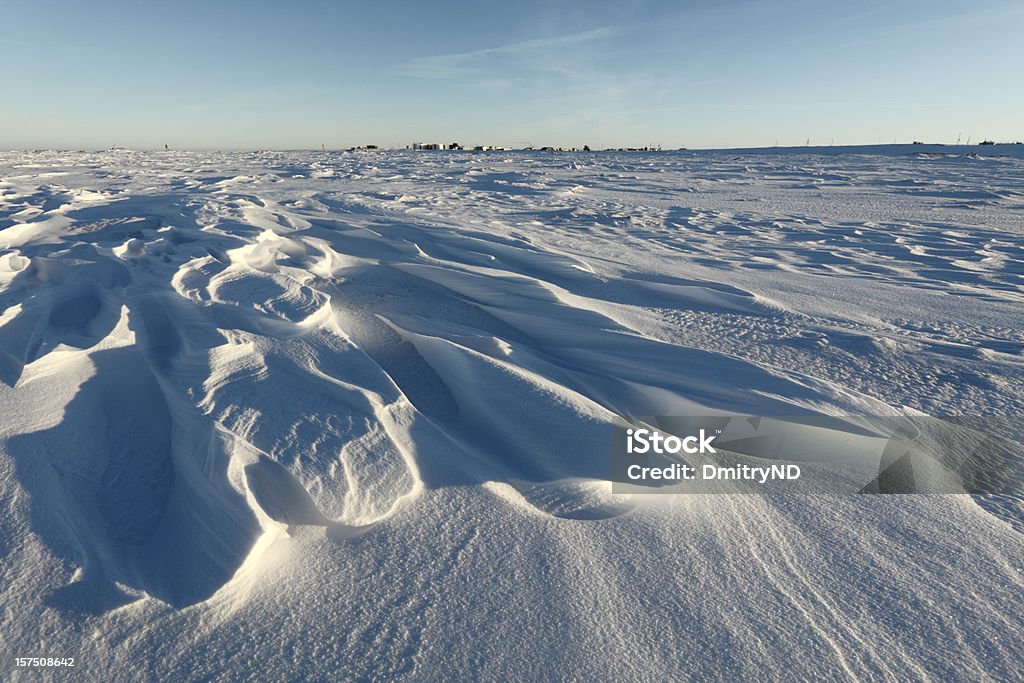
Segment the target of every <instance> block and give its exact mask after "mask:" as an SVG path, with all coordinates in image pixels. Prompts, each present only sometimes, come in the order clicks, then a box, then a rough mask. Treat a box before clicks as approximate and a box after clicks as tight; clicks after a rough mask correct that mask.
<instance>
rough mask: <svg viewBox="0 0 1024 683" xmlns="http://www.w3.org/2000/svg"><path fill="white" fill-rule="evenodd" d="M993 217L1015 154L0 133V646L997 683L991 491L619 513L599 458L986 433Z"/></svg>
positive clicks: (331, 661)
mask: <svg viewBox="0 0 1024 683" xmlns="http://www.w3.org/2000/svg"><path fill="white" fill-rule="evenodd" d="M1022 209H1024V162H1022V161H1021V160H1020V159H1014V158H999V159H984V158H977V157H970V156H956V155H949V156H915V155H909V154H908V155H906V156H893V157H886V158H881V157H870V156H860V155H858V156H848V157H829V158H826V157H820V156H814V155H798V154H778V155H754V154H744V155H728V154H711V153H708V154H703V155H700V154H658V155H644V154H634V155H629V154H601V155H589V154H580V155H574V156H550V155H540V154H510V153H500V152H495V153H487V154H481V155H473V154H458V155H454V154H453V155H447V154H437V155H427V154H423V155H418V154H407V153H389V154H379V155H377V154H334V153H287V154H285V153H269V152H268V153H247V154H228V155H221V154H189V153H166V154H163V153H161V154H157V153H152V154H148V153H147V154H143V153H139V154H124V155H114V154H109V153H100V154H58V153H41V154H16V153H4V154H2V155H0V456H2V457H0V462H2V464H3V470H2V473H3V481H4V482H5V483H4V485H3V487H4V489H3V498H2V504H3V505H4V509H5V521H4V522H3V527H2V532H3V533H2V535H0V554H4V555H6V557H5V562H4V564H5V565H6V568H5V569H4V570H3V578H4V580H5V584H6V586H7V588H5V592H4V596H5V600H6V601H7V604H11V605H17V606H16V607H12V609H11V610H8V611H7V616H5V617H3V620H4V622H3V630H4V632H5V634H8V635H7V639H8V640H9V641H10V642H13V643H17V644H21V645H28V644H33V643H35V642H36V640H37V636H36V635H34V632H33V626H32V624H33V623H35V624H38V623H41V622H45V623H47V624H49V626H50V629H49V632H50V633H52V634H53V635H52V638H54V639H56V640H57V641H59V642H62V643H64V644H66V645H67V646H68V647H73V649H74V651H76V652H82V653H83V657H84V656H85V655H86V654H91V655H92V656H94V657H95V660H94V661H96V662H97V666H101V665H100V664H99V662H100V661H102V657H103V656H104V655H103V653H108V654H109V653H112V652H120V653H133V655H132V656H137V655H138V653H143V652H145V653H147V654H145V655H144V656H143V659H146V660H152V661H151V662H148V663H145V664H140V666H143V667H148V668H145V669H144V670H142V672H141V673H140V676H142V677H143V678H154V679H155V678H159V677H164V678H166V677H169V676H170V677H174V676H186V677H191V678H197V677H198V678H217V677H223V676H225V675H228V674H227V673H226V672H230V671H238V670H239V667H243V668H244V667H253V666H254V664H253V663H254V662H259V666H258V668H260V669H263V668H264V667H268V666H273V665H275V664H279V665H280V664H282V663H285V662H287V663H289V666H290V667H294V666H298V667H299V668H298V670H297V671H296V672H295V673H294V675H293V676H292V677H294V678H296V679H302V678H308V679H322V678H326V677H331V678H373V677H375V676H378V677H386V676H392V677H402V676H408V677H410V678H413V679H417V678H418V679H422V678H424V677H430V674H431V673H432V672H437V671H439V670H440V669H439V668H438V667H439V666H440V665H441V663H442V662H444V663H445V666H448V667H454V669H451V671H452V674H451V675H453V676H458V677H476V678H501V677H508V675H509V674H510V672H513V671H514V672H515V673H516V675H517V676H518V677H523V676H527V677H529V676H531V674H532V675H535V676H541V677H544V676H543V673H544V671H548V672H549V675H548V676H547V677H550V672H551V671H560V672H567V671H569V672H574V674H575V675H576V676H578V677H580V678H591V677H600V678H608V677H612V676H614V677H617V678H624V679H643V678H652V677H654V678H661V677H668V678H676V677H679V676H681V675H687V676H690V675H700V674H705V675H713V676H718V677H729V676H743V675H752V674H754V673H760V674H764V672H765V671H766V670H767V671H770V672H774V673H776V674H777V675H780V676H781V675H797V676H800V675H804V676H810V675H817V674H818V673H820V672H821V671H822V670H824V669H823V668H822V667H825V668H826V669H828V670H829V671H830V672H832V673H835V674H837V675H841V676H842V675H845V676H849V677H874V676H878V677H904V676H915V677H916V676H933V677H945V676H951V675H958V676H963V675H965V674H966V675H972V676H973V675H975V674H976V675H977V676H978V677H982V678H984V677H986V676H988V677H992V678H1006V677H1009V676H1011V675H1012V673H1013V672H1014V671H1016V665H1017V664H1018V663H1019V661H1020V657H1021V655H1022V654H1024V642H1022V640H1021V633H1022V632H1024V628H1022V627H1024V623H1022V622H1021V616H1020V615H1021V614H1024V610H1022V609H1020V608H1021V607H1024V605H1021V595H1022V594H1024V592H1022V591H1021V589H1022V588H1024V586H1022V582H1021V579H1020V575H1019V567H1020V562H1021V559H1022V557H1024V554H1022V550H1024V548H1022V545H1021V536H1020V529H1021V528H1022V520H1024V514H1022V506H1021V499H1019V498H1016V497H1014V496H1003V497H994V498H993V497H989V498H988V499H981V498H979V499H977V500H975V499H972V498H970V497H965V496H964V497H961V496H944V497H931V498H917V497H913V498H906V497H903V498H901V497H895V496H894V497H885V496H865V497H861V498H870V499H871V500H862V499H857V500H845V499H830V500H828V501H826V500H824V498H817V497H806V498H800V499H796V498H794V499H768V498H761V497H758V496H678V497H673V496H653V497H647V496H636V497H630V496H626V495H621V494H616V493H614V492H613V491H612V488H611V484H610V481H609V480H610V478H611V474H610V464H611V463H610V458H609V452H610V447H611V433H612V432H611V430H612V426H613V425H614V424H617V423H619V422H620V421H621V419H622V418H624V417H625V418H630V417H635V416H651V415H711V414H723V415H724V414H749V415H775V416H793V417H798V416H801V415H808V416H809V415H816V416H822V415H831V416H836V417H837V421H836V425H837V427H836V429H837V432H836V433H837V437H839V436H842V433H843V429H844V427H843V422H842V416H845V415H903V414H906V415H918V414H921V413H927V414H933V415H942V414H976V415H1015V414H1019V413H1020V410H1021V408H1022V407H1024V399H1022V396H1024V391H1021V389H1024V382H1022V378H1024V372H1022V369H1024V362H1022V357H1024V356H1022V354H1024V334H1022V332H1021V329H1022V326H1021V324H1020V323H1021V314H1020V311H1021V304H1022V303H1024V267H1022V263H1024V248H1022V246H1021V245H1022V240H1021V235H1022V234H1024V210H1022ZM857 428H858V425H857V424H855V423H854V422H851V423H849V429H850V430H851V432H852V431H854V430H855V429H857ZM1018 483H1019V482H1018ZM845 586H851V587H850V588H846V587H845ZM510 604H516V605H521V606H524V608H525V607H527V606H532V607H531V609H524V610H521V611H520V610H516V611H515V613H512V614H509V611H508V605H510ZM533 607H535V609H534V608H533ZM922 612H926V613H927V618H921V617H922ZM499 613H501V614H505V615H506V617H505V618H503V619H499V618H497V617H494V616H487V615H494V614H499ZM15 614H17V615H20V616H18V617H17V618H15V617H14V616H12V615H15ZM28 615H34V616H33V617H32V618H28ZM289 615H290V616H289ZM879 615H881V616H879ZM882 617H884V618H882ZM85 623H89V624H93V625H95V628H96V629H97V630H98V631H102V635H97V636H95V637H93V636H88V637H87V636H85V635H83V633H84V632H85V631H84V630H83V629H82V628H80V627H79V626H78V625H79V624H85ZM144 624H145V625H147V626H146V627H145V628H150V627H152V628H157V629H159V630H160V633H165V634H168V642H170V641H172V640H173V641H174V642H175V643H176V644H175V645H173V646H172V645H167V644H163V643H160V644H153V643H152V642H150V643H148V644H147V641H146V637H145V636H144V635H139V634H140V633H141V632H142V631H143V630H145V629H143V628H142V625H144ZM454 624H462V625H465V626H466V628H461V627H460V628H455V626H454ZM153 625H156V626H153ZM90 630H91V629H90ZM243 632H244V633H246V634H247V635H246V636H245V637H244V638H242V637H240V636H239V634H240V633H243ZM768 632H772V633H776V634H779V635H778V637H775V638H766V637H764V634H765V633H768ZM459 634H461V635H459ZM543 634H548V635H551V634H558V638H555V639H552V638H548V637H545V636H543ZM652 634H656V635H657V636H658V637H659V638H661V639H662V641H663V642H662V645H663V646H664V648H663V649H664V652H661V651H660V650H659V651H655V650H654V649H651V648H648V647H647V646H646V645H644V638H646V637H648V636H651V635H652ZM759 634H760V635H759ZM512 639H514V640H515V641H516V642H519V643H522V644H523V647H526V648H528V649H529V650H530V652H529V653H528V655H529V656H527V657H526V660H529V662H528V663H524V660H523V659H521V658H520V659H516V658H515V657H513V655H512V653H510V652H508V651H505V650H503V649H502V648H501V647H500V644H501V643H502V642H512ZM534 640H535V641H536V642H534ZM553 640H558V641H559V644H558V645H557V646H556V645H555V644H553ZM940 640H941V642H945V643H952V644H951V645H949V646H948V647H946V648H944V650H943V652H938V653H937V652H935V649H934V643H935V642H939V641H940ZM798 641H799V642H800V643H802V645H801V648H798V649H799V650H800V651H799V652H794V650H793V647H789V646H787V644H786V643H787V642H790V643H794V642H798ZM719 642H721V643H723V645H722V647H721V648H719V649H716V650H715V651H714V652H707V651H705V652H697V651H696V649H695V648H694V646H693V643H719ZM317 643H320V644H321V645H320V646H322V647H328V648H329V649H330V651H331V652H335V651H344V652H345V660H344V662H341V661H338V660H337V658H336V657H334V656H333V655H331V656H327V655H324V653H323V652H319V651H318V650H317V647H320V646H318V645H317ZM467 643H468V644H467ZM118 648H120V649H118ZM178 648H180V649H178ZM645 648H646V649H645ZM153 650H156V651H161V652H165V654H167V656H166V657H152V656H150V653H151V652H152V651H153ZM69 651H70V650H69ZM186 651H187V652H189V653H192V654H191V655H189V656H188V657H185V656H184V655H182V653H183V652H186ZM452 652H462V653H465V656H460V657H455V658H454V660H456V661H453V658H452V657H451V653H452ZM644 653H645V654H644ZM641 654H643V656H641ZM110 656H111V657H112V658H113V660H116V659H117V658H118V657H121V656H127V655H123V654H119V655H110ZM517 656H518V655H517ZM113 660H112V661H113ZM171 662H177V663H171ZM296 662H301V663H300V664H296ZM522 667H526V669H525V670H524V669H523V668H522ZM533 667H547V668H533ZM247 670H252V669H251V668H250V669H247ZM266 670H270V669H266ZM446 670H448V669H446ZM783 672H786V673H783Z"/></svg>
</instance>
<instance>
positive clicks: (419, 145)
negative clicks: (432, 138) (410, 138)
mask: <svg viewBox="0 0 1024 683" xmlns="http://www.w3.org/2000/svg"><path fill="white" fill-rule="evenodd" d="M412 148H413V149H415V150H436V149H441V145H439V144H437V143H435V142H414V143H412Z"/></svg>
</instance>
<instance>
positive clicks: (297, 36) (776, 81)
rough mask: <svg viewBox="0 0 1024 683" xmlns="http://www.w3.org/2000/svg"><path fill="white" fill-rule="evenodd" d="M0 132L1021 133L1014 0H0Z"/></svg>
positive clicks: (219, 143)
mask: <svg viewBox="0 0 1024 683" xmlns="http://www.w3.org/2000/svg"><path fill="white" fill-rule="evenodd" d="M0 14H2V21H0V63H2V64H3V66H4V75H3V83H4V86H3V93H4V94H3V96H2V98H0V149H11V148H37V147H56V148H106V147H110V146H112V145H119V146H124V147H140V148H153V147H163V145H164V144H168V145H170V146H171V147H172V148H176V149H204V148H205V149H208V148H213V149H239V148H243V149H251V148H277V149H288V148H319V147H320V145H321V144H323V145H326V146H327V147H329V148H338V147H348V146H352V145H362V144H378V145H382V146H405V145H407V144H410V143H411V142H413V141H428V142H451V141H459V142H462V143H464V144H497V145H509V146H523V145H526V144H532V145H535V146H541V145H554V146H582V145H584V144H589V145H590V146H592V147H608V146H616V147H618V146H643V145H646V144H660V145H663V146H664V147H666V148H675V147H680V146H686V147H691V148H697V147H726V146H730V147H738V146H759V145H773V144H776V143H777V144H780V145H802V144H804V143H805V142H806V141H807V140H808V139H809V140H810V142H811V144H830V143H831V142H833V141H834V142H835V144H873V143H876V142H893V141H894V140H898V141H900V142H910V141H911V140H924V141H927V142H945V143H953V142H956V140H957V136H958V135H961V136H962V141H963V142H966V141H967V139H968V137H970V138H971V141H972V142H978V141H980V140H981V139H983V138H988V139H994V140H997V141H1011V140H1013V141H1015V140H1020V139H1024V87H1021V86H1022V81H1024V77H1022V75H1021V73H1022V68H1024V38H1022V37H1024V3H1021V2H1020V1H1019V0H977V1H975V2H968V3H964V2H953V1H951V0H931V1H924V0H914V1H912V2H885V1H881V0H857V1H833V2H826V1H824V0H773V1H767V0H745V1H741V2H721V1H719V2H715V1H713V0H696V1H691V0H676V1H660V0H658V1H654V0H652V1H644V0H619V1H617V2H612V1H608V0H575V1H571V2H570V1H562V2H555V1H551V0H548V1H545V0H517V1H516V2H501V3H492V2H479V1H470V0H444V1H438V2H411V1H403V2H398V1H396V2H389V3H385V2H379V3H373V4H371V3H366V2H331V1H328V0H293V1H292V2H276V1H275V2H271V1H269V0H249V1H247V2H241V1H239V0H232V1H228V0H224V1H221V2H215V1H211V0H206V1H197V0H179V1H177V2H173V3H147V2H140V1H138V0H133V1H128V0H93V1H92V2H81V1H76V0H6V1H5V2H4V3H3V8H2V13H0Z"/></svg>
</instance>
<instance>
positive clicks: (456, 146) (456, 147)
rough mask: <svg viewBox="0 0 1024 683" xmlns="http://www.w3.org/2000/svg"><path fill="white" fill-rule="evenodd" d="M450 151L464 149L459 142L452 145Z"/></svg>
mask: <svg viewBox="0 0 1024 683" xmlns="http://www.w3.org/2000/svg"><path fill="white" fill-rule="evenodd" d="M448 149H462V145H460V144H459V143H457V142H453V143H452V144H450V145H448Z"/></svg>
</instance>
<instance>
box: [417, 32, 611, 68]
mask: <svg viewBox="0 0 1024 683" xmlns="http://www.w3.org/2000/svg"><path fill="white" fill-rule="evenodd" d="M620 30H621V29H620V28H618V27H614V26H606V27H602V28H597V29H592V30H590V31H583V32H581V33H571V34H568V35H562V36H554V37H550V38H537V39H534V40H524V41H521V42H518V43H509V44H507V45H500V46H498V47H489V48H484V49H482V50H473V51H471V52H455V53H450V54H444V55H434V56H431V57H420V58H417V59H413V60H410V61H408V62H406V63H404V64H402V65H400V66H399V72H400V73H402V74H404V75H407V76H413V77H416V78H433V79H453V78H475V77H480V76H482V75H485V74H486V73H488V72H490V71H493V70H497V69H499V68H500V67H502V66H504V67H508V66H514V67H518V68H524V69H530V70H536V71H548V72H565V71H570V70H569V69H568V67H566V66H564V65H563V64H562V63H561V62H560V60H557V59H552V57H554V56H556V55H557V53H558V52H559V51H562V50H564V48H568V47H576V46H579V45H581V44H584V43H592V42H595V41H599V40H603V39H606V38H610V37H612V36H614V35H616V34H618V33H619V32H620Z"/></svg>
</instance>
